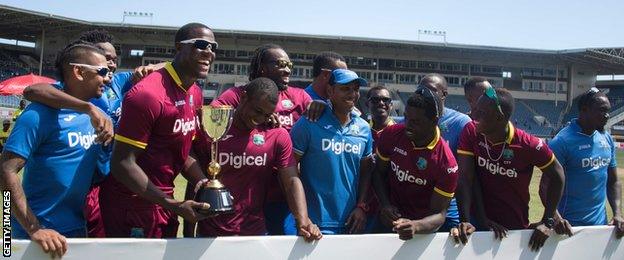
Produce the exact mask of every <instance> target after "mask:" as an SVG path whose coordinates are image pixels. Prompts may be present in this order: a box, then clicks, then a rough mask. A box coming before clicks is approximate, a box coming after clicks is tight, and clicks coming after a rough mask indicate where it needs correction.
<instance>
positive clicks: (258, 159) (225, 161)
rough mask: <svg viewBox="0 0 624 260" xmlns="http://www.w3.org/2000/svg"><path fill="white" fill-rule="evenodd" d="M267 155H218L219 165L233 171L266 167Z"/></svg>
mask: <svg viewBox="0 0 624 260" xmlns="http://www.w3.org/2000/svg"><path fill="white" fill-rule="evenodd" d="M266 163H267V154H266V153H264V154H263V155H258V156H253V155H249V156H247V153H243V154H242V155H234V154H233V153H219V164H220V165H230V166H232V167H234V169H240V168H242V167H243V166H266Z"/></svg>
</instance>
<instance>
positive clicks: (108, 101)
mask: <svg viewBox="0 0 624 260" xmlns="http://www.w3.org/2000/svg"><path fill="white" fill-rule="evenodd" d="M131 88H132V72H121V73H115V74H114V75H113V78H112V79H111V83H110V84H109V85H107V86H106V89H105V90H104V94H103V95H102V96H101V97H99V98H93V99H91V100H90V101H91V103H93V104H94V105H96V106H97V107H99V108H100V109H102V110H104V112H106V114H108V115H109V116H110V117H111V119H112V120H113V126H114V127H115V129H117V126H118V124H119V117H120V116H121V102H122V101H123V97H124V95H126V92H128V90H130V89H131Z"/></svg>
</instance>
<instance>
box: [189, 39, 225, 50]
mask: <svg viewBox="0 0 624 260" xmlns="http://www.w3.org/2000/svg"><path fill="white" fill-rule="evenodd" d="M180 43H184V44H193V45H195V48H197V49H200V50H202V51H205V50H206V49H210V51H212V52H217V48H219V44H218V43H216V42H210V41H207V40H205V39H201V38H194V39H188V40H184V41H180Z"/></svg>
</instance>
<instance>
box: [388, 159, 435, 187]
mask: <svg viewBox="0 0 624 260" xmlns="http://www.w3.org/2000/svg"><path fill="white" fill-rule="evenodd" d="M390 168H392V171H394V174H395V175H396V177H397V180H399V181H400V182H404V181H406V182H411V183H416V184H418V185H422V186H425V185H427V180H426V179H421V178H417V177H416V176H413V175H410V172H409V171H404V170H401V168H399V166H398V165H396V164H395V163H394V162H392V161H391V162H390Z"/></svg>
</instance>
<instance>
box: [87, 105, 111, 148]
mask: <svg viewBox="0 0 624 260" xmlns="http://www.w3.org/2000/svg"><path fill="white" fill-rule="evenodd" d="M87 114H88V115H89V117H90V118H91V125H92V126H93V128H94V129H95V134H96V135H97V137H96V138H95V141H96V142H98V143H101V144H104V146H107V145H109V144H110V143H111V142H112V141H113V136H114V132H113V121H112V120H111V119H110V117H108V115H106V114H104V112H103V111H102V110H100V109H98V108H97V107H96V106H94V105H91V106H90V109H89V111H88V112H87Z"/></svg>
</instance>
